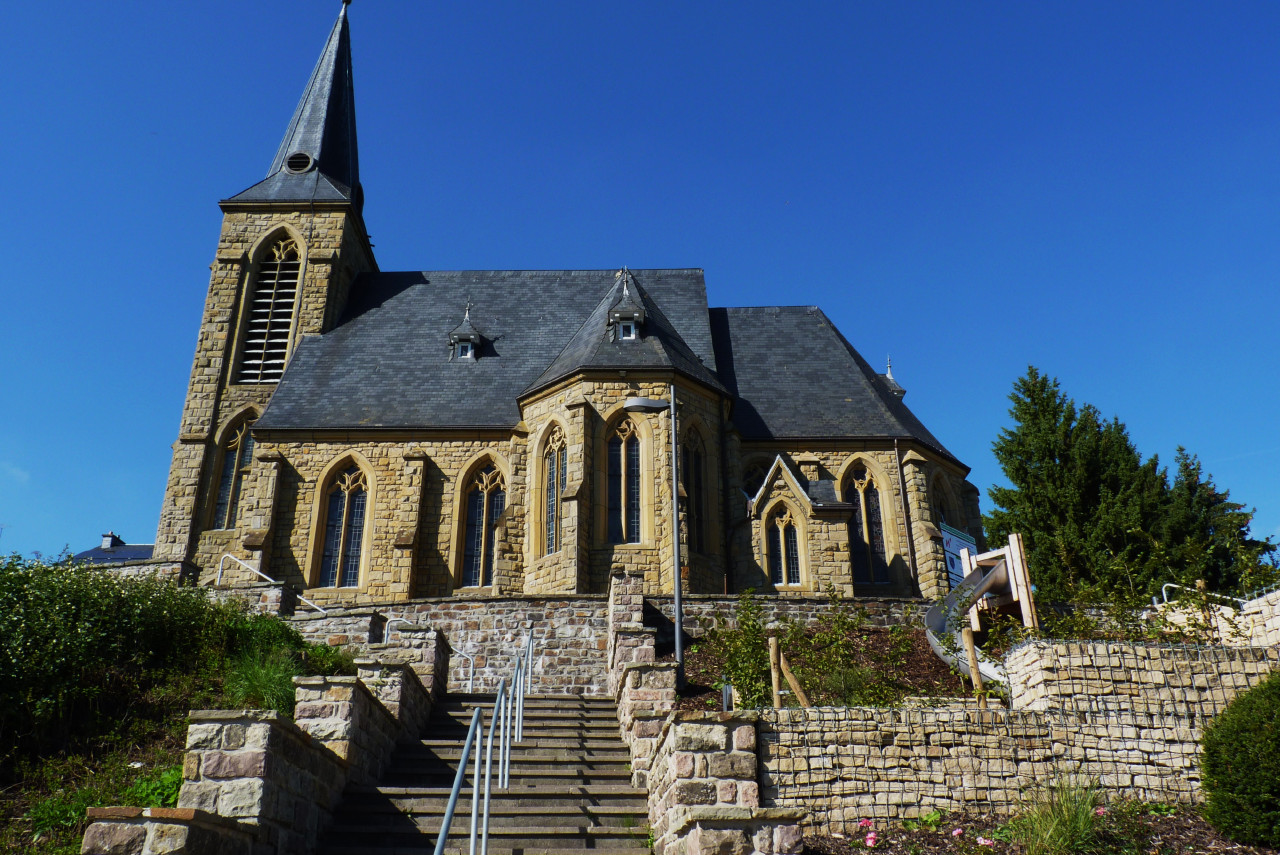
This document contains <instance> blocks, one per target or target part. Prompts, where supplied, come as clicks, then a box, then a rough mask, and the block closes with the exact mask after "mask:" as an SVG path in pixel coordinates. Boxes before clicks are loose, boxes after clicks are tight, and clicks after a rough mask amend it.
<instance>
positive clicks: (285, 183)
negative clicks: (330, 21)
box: [228, 3, 362, 208]
mask: <svg viewBox="0 0 1280 855" xmlns="http://www.w3.org/2000/svg"><path fill="white" fill-rule="evenodd" d="M357 149H358V147H357V144H356V101H355V84H354V82H353V80H352V73H351V33H350V28H349V26H348V24H347V7H346V4H345V3H344V4H343V6H342V11H341V12H340V13H339V14H338V20H337V21H336V22H335V23H334V25H333V30H332V31H331V32H330V33H329V39H328V41H327V42H326V43H325V46H324V50H323V51H322V52H321V54H320V60H319V61H318V62H317V63H316V67H315V70H314V71H312V72H311V79H310V80H309V81H308V82H307V88H306V89H305V90H304V91H303V93H302V99H301V100H300V101H299V102H298V107H297V109H296V110H294V113H293V119H292V120H291V121H290V122H289V127H288V129H287V130H286V131H285V134H284V139H283V140H282V141H281V142H280V148H279V149H277V151H276V156H275V159H274V160H272V161H271V169H270V170H268V172H267V177H266V179H265V180H263V181H260V182H258V183H257V184H255V185H253V186H252V187H250V188H249V189H248V190H245V191H244V192H243V193H240V194H238V195H236V196H233V197H231V199H229V200H228V201H231V202H280V201H309V200H315V201H334V202H354V203H355V205H356V207H357V208H359V207H360V206H361V203H362V199H361V194H360V189H359V188H360V159H359V156H358V150H357ZM295 152H304V153H306V154H309V155H310V156H311V158H312V159H313V160H314V161H315V168H314V169H312V170H311V171H309V172H303V173H299V174H295V173H292V172H289V171H288V170H287V169H286V168H285V163H286V161H287V160H288V158H289V155H291V154H294V153H295Z"/></svg>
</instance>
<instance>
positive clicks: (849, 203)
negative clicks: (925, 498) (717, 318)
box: [0, 0, 1280, 553]
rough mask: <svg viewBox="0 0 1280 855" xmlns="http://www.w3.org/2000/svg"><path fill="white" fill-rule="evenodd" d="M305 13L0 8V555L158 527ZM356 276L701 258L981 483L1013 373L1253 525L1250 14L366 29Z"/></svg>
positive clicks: (306, 47) (326, 5) (466, 8)
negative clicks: (1099, 420) (363, 257)
mask: <svg viewBox="0 0 1280 855" xmlns="http://www.w3.org/2000/svg"><path fill="white" fill-rule="evenodd" d="M337 12H338V3H337V2H330V0H325V1H324V2H316V0H307V2H302V0H252V2H250V0H223V2H219V3H191V4H185V3H184V4H175V3H160V2H152V0H141V2H136V3H130V4H118V3H97V2H94V3H89V2H83V0H81V2H68V0H51V1H50V2H43V3H23V4H18V5H16V6H15V7H14V8H12V9H10V10H9V11H8V12H7V13H6V19H7V21H6V35H7V38H6V39H5V42H6V46H5V49H4V51H0V72H3V73H2V74H0V78H2V79H3V80H4V81H5V84H4V87H3V90H2V91H0V116H4V118H5V122H4V125H5V127H6V128H7V129H8V130H7V133H5V135H4V148H3V150H4V152H5V154H6V162H7V169H6V182H5V183H6V185H7V186H8V187H9V191H8V194H7V199H6V204H5V205H4V206H3V207H0V271H3V273H2V274H0V275H2V276H3V280H2V282H3V285H2V286H0V299H2V300H3V303H2V304H0V305H2V306H3V310H2V311H0V390H2V391H0V525H3V526H4V528H3V529H0V552H10V551H17V552H22V553H30V552H32V551H36V550H38V551H42V552H45V553H57V552H59V551H61V550H62V549H63V547H66V546H69V547H70V548H71V549H72V550H73V551H78V550H81V549H85V548H88V547H90V546H92V545H94V543H95V542H96V540H97V538H98V535H100V534H101V533H102V532H104V531H106V530H107V529H108V528H111V529H114V530H115V531H116V532H118V533H120V534H121V535H122V536H123V537H124V538H125V539H126V540H128V541H130V542H148V541H150V540H151V539H152V537H153V536H154V532H155V526H156V521H157V518H158V514H159V508H160V503H161V499H162V495H163V491H164V484H165V478H166V474H167V471H168V464H169V455H170V450H169V446H170V444H171V443H172V442H173V441H174V440H175V439H176V437H177V428H178V417H179V414H180V410H181V405H182V400H183V395H184V393H185V389H186V383H187V379H188V376H189V371H190V367H191V356H192V353H193V350H194V346H195V338H196V331H197V328H198V324H199V319H200V314H201V310H202V306H203V300H204V294H205V289H206V287H207V284H208V269H207V266H208V264H209V263H210V262H211V261H212V260H213V253H214V248H215V242H216V239H217V233H218V224H219V220H220V213H219V210H218V208H217V204H216V203H217V201H218V200H219V199H222V198H225V197H228V196H231V195H233V194H235V193H237V192H239V191H240V190H243V189H244V188H246V187H248V186H250V185H251V184H253V183H254V182H256V181H257V180H259V179H260V178H261V177H263V175H264V174H265V172H266V169H267V167H268V165H269V164H270V162H271V157H272V155H273V154H274V151H275V148H276V146H277V144H278V143H279V139H280V136H281V135H282V134H283V132H284V127H285V124H286V122H287V121H288V118H289V116H290V114H291V112H292V110H293V107H294V104H295V103H296V101H297V98H298V96H299V95H300V94H301V91H302V87H303V85H304V83H305V81H306V78H307V76H308V74H309V73H310V70H311V67H312V65H313V64H314V62H315V59H316V57H317V55H318V54H319V51H320V48H321V45H322V44H323V41H324V38H325V36H326V35H327V33H328V30H329V28H330V26H331V25H332V22H333V19H334V17H335V16H336V14H337ZM350 14H351V20H352V35H353V40H354V48H355V78H356V101H357V115H358V118H359V130H360V151H361V169H362V178H363V182H364V185H365V190H366V196H367V200H368V201H367V205H366V208H365V215H366V220H367V223H368V226H369V230H370V232H371V234H372V236H373V240H374V242H375V244H376V245H377V253H378V258H379V262H380V264H381V266H382V268H383V269H384V270H416V269H428V268H430V269H453V268H616V267H620V266H622V265H628V266H631V267H637V268H641V267H668V266H670V267H682V266H690V267H702V268H704V269H705V270H706V277H707V286H708V290H709V296H710V299H711V301H712V303H713V304H715V305H759V304H779V303H780V304H815V305H818V306H821V307H822V308H823V309H824V310H825V311H826V312H827V313H828V314H829V315H830V316H831V317H832V318H833V319H834V320H835V322H836V323H837V325H838V326H839V327H840V328H841V329H842V330H843V331H844V333H845V334H846V336H847V337H848V338H849V339H850V340H851V341H852V342H853V344H854V345H855V346H856V347H857V348H858V349H859V350H860V351H861V352H862V353H863V354H864V356H866V357H867V359H868V360H870V361H871V362H872V363H873V364H875V365H883V363H884V360H885V358H886V356H892V358H893V367H894V374H895V376H896V377H897V378H898V380H899V381H900V382H901V383H902V385H904V386H905V387H906V388H907V390H908V395H907V398H906V402H907V403H908V404H909V405H910V406H911V407H912V408H913V409H914V410H915V412H916V413H917V414H918V415H919V416H920V417H921V418H922V419H923V420H924V422H925V423H926V424H927V425H929V426H930V427H931V429H932V430H933V431H934V433H936V434H937V435H938V436H939V437H940V438H941V440H942V441H943V442H944V443H945V444H946V445H947V446H948V447H949V448H950V449H951V451H952V452H953V453H955V454H956V456H958V457H959V458H960V459H961V460H963V461H965V462H966V463H967V464H968V465H970V466H971V467H973V471H972V474H971V476H970V478H971V480H972V481H973V482H974V483H976V484H977V485H978V486H979V487H980V488H982V489H983V491H984V500H985V490H986V488H987V487H988V486H989V485H990V484H991V483H993V482H995V481H997V480H998V479H999V477H1000V473H999V470H998V468H997V466H996V464H995V462H994V459H993V458H992V455H991V451H990V446H991V441H992V440H993V439H994V438H995V437H996V435H997V434H998V432H999V430H1000V428H1001V427H1003V426H1005V425H1006V424H1007V422H1008V416H1007V408H1008V402H1007V400H1006V396H1007V395H1008V393H1009V390H1010V387H1011V385H1012V383H1013V381H1014V379H1015V378H1016V377H1018V376H1019V375H1021V374H1022V373H1023V372H1024V371H1025V370H1026V367H1027V366H1028V365H1029V364H1034V365H1036V366H1038V367H1039V368H1040V369H1042V370H1043V371H1045V372H1046V373H1048V374H1051V375H1054V376H1057V377H1059V378H1060V379H1061V381H1062V384H1063V387H1064V389H1065V390H1066V391H1067V392H1068V393H1069V394H1071V395H1072V396H1074V397H1075V398H1077V399H1078V400H1081V401H1088V402H1091V403H1094V404H1096V405H1097V406H1098V407H1099V408H1100V409H1101V410H1102V411H1103V412H1104V413H1105V414H1107V415H1116V416H1119V417H1120V419H1121V420H1122V421H1124V422H1125V423H1126V424H1127V425H1128V427H1129V429H1130V432H1131V435H1132V437H1133V440H1134V441H1135V443H1136V444H1137V446H1138V447H1139V449H1140V450H1141V451H1142V452H1143V453H1144V454H1147V455H1150V454H1153V453H1155V454H1159V455H1160V457H1161V458H1162V459H1165V460H1168V461H1170V462H1171V461H1172V456H1173V452H1174V449H1175V448H1176V447H1177V446H1178V445H1179V444H1182V445H1185V446H1187V448H1188V449H1190V450H1191V451H1193V452H1195V453H1197V454H1198V455H1199V456H1200V457H1201V459H1202V460H1203V461H1204V463H1205V466H1206V469H1207V470H1208V471H1209V472H1211V473H1212V474H1213V477H1214V478H1215V480H1216V481H1217V483H1218V484H1219V485H1220V486H1224V487H1227V488H1229V489H1230V490H1231V492H1232V496H1233V497H1234V498H1235V499H1237V500H1239V501H1242V502H1244V503H1246V504H1247V505H1249V506H1256V507H1257V509H1258V514H1257V517H1256V519H1255V525H1254V531H1255V534H1259V535H1266V534H1277V533H1280V492H1278V490H1280V488H1278V487H1277V485H1278V484H1280V429H1278V425H1280V403H1277V392H1278V391H1280V340H1278V339H1277V335H1276V326H1277V319H1278V318H1280V290H1278V288H1277V285H1278V284H1280V283H1278V280H1280V240H1277V237H1280V165H1278V164H1280V110H1277V106H1278V105H1280V63H1277V62H1276V57H1277V56H1280V4H1275V3H1262V2H1257V3H1249V2H1232V3H1224V4H1209V3H1203V4H1188V3H1176V2H1161V3H1124V4H1116V3H1080V2H1069V3H1068V2H1042V3H976V4H960V3H950V2H948V3H924V2H915V3H888V2H875V3H872V2H856V3H855V2H840V3H816V2H800V3H794V4H784V5H779V4H776V3H769V4H765V3H758V2H736V3H710V2H708V3H687V2H681V3H674V2H655V3H644V4H640V3H634V4H586V3H554V2H553V3H537V4H532V3H505V2H502V3H498V2H492V3H491V2H475V3H465V4H461V3H455V4H444V3H425V2H415V3H408V2H391V0H384V2H375V0H356V2H355V3H354V5H353V6H352V8H351V13H350Z"/></svg>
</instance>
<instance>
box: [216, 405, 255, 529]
mask: <svg viewBox="0 0 1280 855" xmlns="http://www.w3.org/2000/svg"><path fill="white" fill-rule="evenodd" d="M252 426H253V422H245V423H244V424H242V425H240V427H239V428H237V429H236V430H235V431H234V432H232V434H231V438H230V439H229V440H227V444H226V447H225V448H224V449H223V451H222V474H221V477H220V478H219V479H218V498H217V501H216V502H215V503H214V510H213V527H214V528H221V529H228V528H235V527H236V517H237V516H238V515H239V511H240V491H241V490H242V489H243V488H244V482H245V479H246V478H248V477H249V467H250V466H252V465H253V433H252V432H251V428H252Z"/></svg>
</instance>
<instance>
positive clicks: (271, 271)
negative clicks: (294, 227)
mask: <svg viewBox="0 0 1280 855" xmlns="http://www.w3.org/2000/svg"><path fill="white" fill-rule="evenodd" d="M301 268H302V256H301V254H300V253H299V251H298V244H297V243H296V242H295V241H294V240H293V239H292V238H289V237H284V238H281V239H279V240H277V241H275V242H274V243H273V244H271V246H270V247H268V248H267V250H266V252H265V253H264V254H263V257H262V258H261V260H259V262H258V265H257V270H256V275H255V276H254V283H253V296H252V298H251V301H250V303H249V306H248V307H247V310H246V312H245V315H244V325H245V332H244V348H243V350H242V351H241V355H240V368H239V371H238V373H237V375H236V382H237V383H275V382H276V381H278V380H279V379H280V376H281V375H282V374H283V373H284V363H285V357H286V356H287V355H288V352H289V333H290V331H291V329H292V326H293V307H294V303H295V301H296V299H297V295H298V276H299V273H300V271H301Z"/></svg>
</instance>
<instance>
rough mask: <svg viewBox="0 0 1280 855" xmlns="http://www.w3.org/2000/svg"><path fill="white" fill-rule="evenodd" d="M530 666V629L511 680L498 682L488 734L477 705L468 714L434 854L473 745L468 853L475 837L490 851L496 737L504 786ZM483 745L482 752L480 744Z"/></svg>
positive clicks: (439, 854)
mask: <svg viewBox="0 0 1280 855" xmlns="http://www.w3.org/2000/svg"><path fill="white" fill-rule="evenodd" d="M532 665H533V632H532V630H530V632H529V636H528V637H527V638H526V639H525V643H524V645H523V648H522V649H521V650H520V652H519V653H518V654H516V665H515V671H514V673H513V674H512V676H511V682H510V683H508V682H507V678H506V677H503V678H502V680H501V681H500V682H499V683H498V693H497V695H495V697H494V700H493V710H492V712H491V714H490V716H489V727H488V736H487V737H486V735H485V734H486V731H485V724H484V709H483V708H481V707H476V709H475V712H473V713H472V714H471V726H470V727H468V728H467V737H466V739H465V740H464V741H463V743H462V755H461V757H460V758H459V760H458V773H457V774H456V775H455V776H454V778H453V789H452V790H450V791H449V804H448V806H447V807H446V808H445V811H444V817H443V818H442V819H441V821H440V836H439V837H437V838H436V849H435V855H443V853H444V848H445V842H446V841H447V840H448V839H449V829H450V828H451V827H452V826H453V814H454V811H455V810H457V807H458V797H459V796H460V795H461V794H462V785H463V781H464V779H465V778H466V776H467V761H468V760H469V759H470V757H471V748H472V746H475V751H476V759H475V768H474V769H473V770H472V773H471V843H470V849H469V851H470V853H471V855H476V840H477V838H478V839H479V841H480V855H488V853H489V803H490V800H491V796H492V793H493V774H494V768H493V749H494V740H495V737H496V739H497V743H498V745H497V748H498V769H497V774H498V788H499V789H506V788H507V787H508V786H510V784H511V743H512V742H519V741H520V740H522V739H523V738H524V699H525V695H527V694H528V692H529V674H530V668H531V667H532ZM482 743H483V744H484V751H483V752H481V750H480V746H481V744H482ZM481 753H483V754H484V772H483V774H482V773H481V771H480V755H481ZM481 781H483V782H484V809H483V811H481V809H480V782H481Z"/></svg>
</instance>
